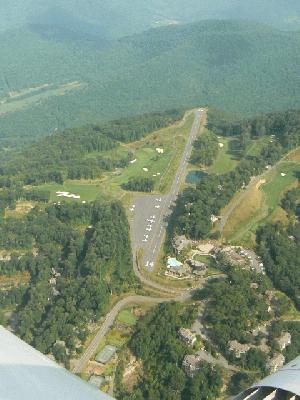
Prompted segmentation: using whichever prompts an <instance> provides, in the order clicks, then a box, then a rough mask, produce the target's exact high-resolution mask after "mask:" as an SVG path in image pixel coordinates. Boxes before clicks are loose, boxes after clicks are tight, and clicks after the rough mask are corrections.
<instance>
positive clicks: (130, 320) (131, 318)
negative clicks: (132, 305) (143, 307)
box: [117, 309, 137, 326]
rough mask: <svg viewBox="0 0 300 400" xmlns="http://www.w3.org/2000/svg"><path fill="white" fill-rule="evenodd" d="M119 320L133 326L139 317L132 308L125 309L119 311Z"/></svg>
mask: <svg viewBox="0 0 300 400" xmlns="http://www.w3.org/2000/svg"><path fill="white" fill-rule="evenodd" d="M117 321H118V322H121V323H122V324H125V325H129V326H133V325H135V324H136V322H137V317H136V316H135V315H134V314H133V313H132V312H131V310H128V309H125V310H122V311H121V312H120V313H119V315H118V317H117Z"/></svg>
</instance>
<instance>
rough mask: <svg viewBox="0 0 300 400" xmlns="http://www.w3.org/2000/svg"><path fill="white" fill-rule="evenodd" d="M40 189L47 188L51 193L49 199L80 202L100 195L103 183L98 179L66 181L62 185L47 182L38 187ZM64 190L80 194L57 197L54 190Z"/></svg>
mask: <svg viewBox="0 0 300 400" xmlns="http://www.w3.org/2000/svg"><path fill="white" fill-rule="evenodd" d="M39 188H40V189H46V190H49V191H50V193H51V197H50V200H51V201H70V202H74V201H76V202H82V201H93V200H96V199H97V198H100V197H102V194H103V189H104V188H103V185H102V184H101V182H99V181H95V182H93V183H87V182H84V181H82V182H80V181H66V183H64V184H63V185H59V184H55V183H53V184H47V185H42V186H40V187H39ZM59 191H65V192H70V193H73V194H76V195H80V199H78V200H77V199H67V198H65V197H57V195H56V192H59Z"/></svg>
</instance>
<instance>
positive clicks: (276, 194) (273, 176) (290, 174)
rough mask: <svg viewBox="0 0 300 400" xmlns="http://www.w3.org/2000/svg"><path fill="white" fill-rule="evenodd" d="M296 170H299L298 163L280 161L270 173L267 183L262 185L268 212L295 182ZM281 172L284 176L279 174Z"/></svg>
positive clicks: (273, 208)
mask: <svg viewBox="0 0 300 400" xmlns="http://www.w3.org/2000/svg"><path fill="white" fill-rule="evenodd" d="M297 172H298V173H299V172H300V165H299V164H295V163H292V162H282V163H280V164H279V165H278V167H277V168H276V169H275V170H274V171H272V172H271V173H270V176H268V179H267V183H266V184H265V185H263V186H262V190H263V191H264V193H265V196H266V205H267V207H268V209H269V214H270V213H272V212H273V211H274V210H275V208H276V207H277V205H279V203H280V200H281V197H282V195H283V194H284V193H285V192H286V191H287V190H288V189H289V188H290V187H291V186H292V185H293V184H294V183H296V182H297V176H296V173H297ZM281 173H284V174H286V176H281Z"/></svg>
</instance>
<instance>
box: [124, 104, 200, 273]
mask: <svg viewBox="0 0 300 400" xmlns="http://www.w3.org/2000/svg"><path fill="white" fill-rule="evenodd" d="M202 114H203V112H202V111H201V110H196V111H195V121H194V124H193V126H192V129H191V132H190V135H189V138H188V141H187V143H186V147H185V149H184V152H183V155H182V158H181V161H180V164H179V167H178V170H177V172H176V175H175V177H174V180H173V184H172V186H171V189H170V191H169V193H168V194H166V195H145V196H139V197H137V198H136V199H135V201H134V204H132V206H133V209H134V211H133V212H132V219H131V221H130V223H131V235H132V248H133V254H134V255H135V254H136V252H137V251H138V250H139V249H142V250H143V259H142V263H143V265H142V266H144V267H145V268H146V269H147V270H149V271H151V270H152V269H153V267H154V265H155V263H156V261H157V259H158V256H159V252H160V249H161V246H162V244H163V241H164V237H165V233H166V227H167V217H168V215H169V214H170V212H171V210H170V207H171V205H172V204H173V203H174V202H175V201H176V199H177V196H178V192H179V189H180V185H181V183H182V181H183V178H184V177H185V172H186V167H187V164H188V160H189V158H190V156H191V152H192V147H193V142H194V140H195V139H196V137H197V134H198V132H199V128H200V122H201V117H202Z"/></svg>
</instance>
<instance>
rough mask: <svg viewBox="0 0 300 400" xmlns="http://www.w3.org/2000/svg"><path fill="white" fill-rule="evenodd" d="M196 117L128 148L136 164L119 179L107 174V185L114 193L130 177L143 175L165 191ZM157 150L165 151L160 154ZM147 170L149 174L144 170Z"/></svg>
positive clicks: (131, 165)
mask: <svg viewBox="0 0 300 400" xmlns="http://www.w3.org/2000/svg"><path fill="white" fill-rule="evenodd" d="M194 118H195V117H194V114H193V113H192V114H188V115H186V117H185V119H184V122H182V123H179V124H176V125H173V126H170V127H168V128H165V129H162V130H160V131H157V132H154V133H152V134H150V135H148V136H146V137H145V138H143V139H142V140H139V141H137V142H134V143H130V144H128V145H126V148H127V151H131V152H132V153H133V154H134V159H136V162H135V163H134V164H130V165H129V166H128V167H127V168H125V169H123V170H122V171H121V172H122V173H121V175H120V176H114V174H113V173H108V174H106V179H105V185H106V186H110V187H111V190H112V191H113V192H114V191H115V190H116V189H114V188H118V189H120V186H121V185H122V184H123V183H126V182H128V180H129V179H130V178H133V177H137V176H143V177H147V178H151V179H154V181H155V190H156V191H159V192H162V193H164V192H166V191H167V190H168V188H169V187H170V185H171V183H172V180H173V176H174V175H175V172H176V170H177V168H178V166H179V162H180V158H181V156H182V153H183V150H184V147H185V144H186V140H187V138H188V135H189V133H190V130H191V128H192V125H193V122H194ZM156 148H162V149H163V150H164V153H163V154H158V153H157V152H156ZM143 168H146V169H147V170H148V171H144V170H143Z"/></svg>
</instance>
